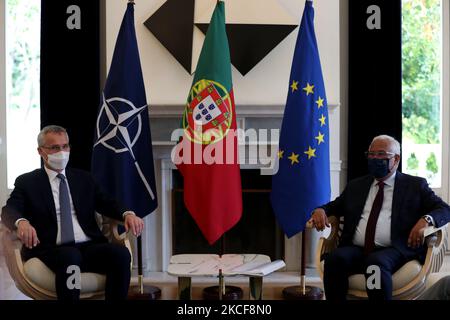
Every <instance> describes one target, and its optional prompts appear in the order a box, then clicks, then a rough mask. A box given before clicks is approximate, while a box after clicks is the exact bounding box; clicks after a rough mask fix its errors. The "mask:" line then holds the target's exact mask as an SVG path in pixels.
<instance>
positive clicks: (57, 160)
mask: <svg viewBox="0 0 450 320" xmlns="http://www.w3.org/2000/svg"><path fill="white" fill-rule="evenodd" d="M37 150H38V152H39V155H40V156H41V157H42V159H43V161H44V168H42V169H38V170H34V171H32V172H29V173H26V174H23V175H21V176H19V177H18V178H17V179H16V182H15V188H14V190H13V192H12V193H11V196H10V198H9V199H8V201H7V203H6V206H4V207H3V208H2V215H1V217H2V222H3V223H4V224H5V225H6V226H7V227H8V228H9V229H11V230H17V235H18V237H19V238H20V240H21V241H22V243H23V246H22V257H23V258H24V259H25V260H28V259H30V258H32V257H37V258H39V259H40V260H42V261H43V262H44V263H45V264H46V265H47V266H48V267H49V268H50V269H51V270H53V271H54V272H55V281H56V292H57V295H58V299H60V300H78V299H79V295H80V290H79V288H77V287H76V286H75V288H74V287H73V286H69V285H68V284H67V280H68V278H69V277H70V276H72V275H73V274H74V273H73V271H72V272H68V270H70V269H68V268H69V266H78V267H79V268H80V270H81V272H89V271H90V272H96V273H103V274H106V289H105V290H106V292H105V297H106V299H115V300H116V299H125V298H126V297H127V293H128V287H129V284H130V259H131V257H130V253H129V251H128V249H127V248H125V247H123V246H119V245H115V244H111V243H108V241H107V239H106V238H105V237H104V236H103V234H102V233H101V231H100V229H99V227H98V225H97V222H96V218H95V212H98V213H100V214H102V215H105V216H107V217H110V218H113V219H116V220H120V221H124V223H125V229H126V230H127V231H128V230H129V229H131V231H132V232H133V233H134V234H135V235H139V234H140V233H141V232H142V229H143V226H144V223H143V221H142V219H140V218H139V217H137V216H136V215H135V214H134V213H133V212H132V211H127V210H126V208H124V207H122V205H120V204H119V203H118V202H116V201H115V200H113V199H111V198H109V197H108V196H107V195H105V194H104V193H102V191H101V190H100V188H99V186H98V185H97V184H96V183H95V181H94V180H93V178H92V176H91V175H90V174H89V173H88V172H85V171H82V170H76V169H69V168H66V165H67V162H68V160H69V155H70V145H69V137H68V135H67V132H66V130H65V129H64V128H62V127H59V126H47V127H45V128H43V129H42V130H41V132H40V133H39V135H38V149H37Z"/></svg>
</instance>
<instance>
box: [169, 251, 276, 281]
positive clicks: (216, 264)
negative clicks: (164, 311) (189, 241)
mask: <svg viewBox="0 0 450 320" xmlns="http://www.w3.org/2000/svg"><path fill="white" fill-rule="evenodd" d="M284 266H285V263H284V261H282V260H276V261H273V262H271V261H270V257H268V256H266V255H257V254H225V255H223V256H221V257H220V256H218V255H215V254H181V255H176V256H173V257H172V258H171V260H170V265H169V268H168V273H169V274H171V275H175V276H217V275H218V274H219V270H222V274H223V275H224V276H236V275H245V276H255V277H257V276H265V275H268V274H270V273H272V272H274V271H276V270H279V269H281V268H283V267H284Z"/></svg>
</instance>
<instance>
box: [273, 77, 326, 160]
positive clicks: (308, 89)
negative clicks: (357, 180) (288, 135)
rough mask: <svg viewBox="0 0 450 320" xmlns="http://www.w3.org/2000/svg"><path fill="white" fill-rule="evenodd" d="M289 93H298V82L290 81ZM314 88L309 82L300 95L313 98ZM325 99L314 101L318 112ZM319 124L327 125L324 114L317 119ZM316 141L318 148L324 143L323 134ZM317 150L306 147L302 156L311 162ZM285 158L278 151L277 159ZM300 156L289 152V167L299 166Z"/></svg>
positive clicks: (282, 151)
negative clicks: (304, 155) (305, 156)
mask: <svg viewBox="0 0 450 320" xmlns="http://www.w3.org/2000/svg"><path fill="white" fill-rule="evenodd" d="M290 88H291V93H294V92H296V91H299V82H298V81H295V80H292V84H291V85H290ZM314 88H315V86H314V85H312V84H310V83H309V82H307V83H306V87H304V88H302V93H304V94H306V96H309V95H313V96H314ZM324 103H325V99H323V98H322V97H320V96H319V98H318V99H317V100H316V101H315V105H317V108H318V109H319V111H321V108H325V105H324ZM317 120H318V121H319V122H320V127H324V126H326V125H327V118H326V117H325V114H323V113H322V114H321V117H320V118H319V119H317ZM315 139H316V140H317V145H318V146H320V145H321V144H322V143H325V134H323V133H322V132H320V131H319V133H318V135H317V137H315ZM316 151H317V149H313V148H312V147H311V146H309V147H308V150H306V151H304V154H306V155H307V156H308V160H311V159H313V158H317V155H316ZM284 157H285V151H284V150H279V151H278V159H279V160H281V159H284ZM299 157H300V154H297V153H295V152H291V154H290V155H289V156H288V157H287V159H288V160H290V162H291V165H292V166H294V165H296V164H300V160H299Z"/></svg>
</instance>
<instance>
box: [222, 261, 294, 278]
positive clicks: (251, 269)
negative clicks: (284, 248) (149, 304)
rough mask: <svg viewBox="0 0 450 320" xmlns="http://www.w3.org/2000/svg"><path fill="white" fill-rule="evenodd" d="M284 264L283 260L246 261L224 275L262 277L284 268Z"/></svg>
mask: <svg viewBox="0 0 450 320" xmlns="http://www.w3.org/2000/svg"><path fill="white" fill-rule="evenodd" d="M285 266H286V264H285V263H284V261H283V260H275V261H271V262H265V263H264V262H263V263H260V262H256V261H255V262H248V263H245V264H243V265H241V266H238V267H236V268H233V269H232V270H230V271H228V272H227V273H226V275H246V276H255V277H263V276H266V275H268V274H270V273H272V272H274V271H277V270H280V269H282V268H284V267H285Z"/></svg>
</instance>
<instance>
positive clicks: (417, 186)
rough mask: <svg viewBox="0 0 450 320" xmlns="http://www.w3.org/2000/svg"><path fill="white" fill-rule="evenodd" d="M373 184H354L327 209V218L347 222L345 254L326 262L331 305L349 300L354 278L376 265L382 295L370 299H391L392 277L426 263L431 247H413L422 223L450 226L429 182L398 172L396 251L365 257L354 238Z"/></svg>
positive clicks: (364, 180) (368, 179)
mask: <svg viewBox="0 0 450 320" xmlns="http://www.w3.org/2000/svg"><path fill="white" fill-rule="evenodd" d="M373 182H374V178H373V177H372V176H364V177H361V178H358V179H355V180H352V181H350V182H349V183H348V185H347V186H346V188H345V190H344V192H343V193H342V194H341V195H340V196H339V197H338V198H336V199H335V200H334V201H332V202H330V203H328V204H326V205H325V206H323V207H322V208H323V209H324V210H325V212H326V214H327V216H337V217H341V216H343V217H344V227H343V231H342V235H341V238H340V243H339V248H338V249H336V250H335V251H333V252H332V253H331V254H330V255H328V256H327V257H325V267H324V286H325V293H326V295H327V299H328V298H329V299H336V300H339V299H344V298H345V295H346V292H347V289H348V276H349V275H351V274H355V273H365V271H366V269H367V267H368V266H370V265H378V266H379V267H380V269H381V289H380V290H368V295H369V298H374V299H390V298H391V296H392V273H394V272H395V271H397V270H398V269H399V268H400V267H401V266H402V265H403V264H404V263H406V262H407V261H409V260H413V259H419V260H422V259H423V258H424V254H425V251H426V248H425V246H422V247H420V248H417V249H413V248H410V247H408V237H409V234H410V232H411V230H412V228H413V227H414V225H415V224H416V223H417V221H418V220H419V219H420V218H421V217H422V216H423V215H426V214H427V215H430V216H432V217H433V219H434V223H435V225H436V226H437V227H440V226H442V225H444V224H446V223H447V222H448V221H450V208H449V206H448V205H447V204H446V203H445V202H443V201H442V200H441V199H440V198H439V197H438V196H436V195H435V194H434V192H433V191H432V190H431V189H430V188H429V186H428V183H427V181H426V180H425V179H423V178H420V177H414V176H410V175H407V174H402V173H400V172H397V174H396V177H395V186H394V190H393V199H392V214H391V246H390V247H388V248H377V249H376V250H374V252H373V253H371V254H369V255H368V256H365V255H364V254H363V250H362V248H361V247H357V246H355V245H353V237H354V234H355V231H356V227H357V226H358V223H359V220H360V219H361V215H362V212H363V209H364V205H365V203H366V199H367V196H368V193H369V190H370V187H371V185H372V183H373ZM369 275H370V274H369ZM367 276H368V275H366V277H367Z"/></svg>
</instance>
